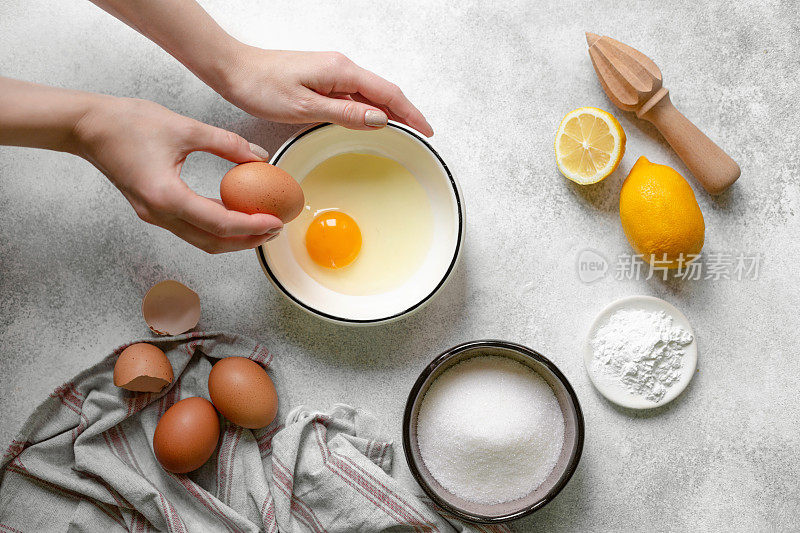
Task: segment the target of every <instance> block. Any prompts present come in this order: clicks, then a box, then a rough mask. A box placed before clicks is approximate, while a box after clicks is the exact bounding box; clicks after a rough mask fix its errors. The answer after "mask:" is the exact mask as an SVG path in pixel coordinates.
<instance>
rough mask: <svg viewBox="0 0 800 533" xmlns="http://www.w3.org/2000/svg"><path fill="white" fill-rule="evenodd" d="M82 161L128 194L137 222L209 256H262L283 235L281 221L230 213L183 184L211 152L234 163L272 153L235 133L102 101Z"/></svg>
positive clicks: (151, 106) (138, 103)
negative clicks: (185, 172)
mask: <svg viewBox="0 0 800 533" xmlns="http://www.w3.org/2000/svg"><path fill="white" fill-rule="evenodd" d="M74 131H75V136H76V138H77V149H76V152H77V153H78V155H81V156H82V157H84V158H85V159H87V160H88V161H90V162H91V163H92V164H93V165H94V166H96V167H97V168H98V169H99V170H100V171H101V172H102V173H103V174H105V175H106V177H108V179H109V180H111V182H112V183H113V184H114V185H115V186H116V187H117V188H118V189H119V190H120V191H121V192H122V194H123V195H124V196H125V198H126V199H127V200H128V202H130V204H131V206H133V209H134V210H135V211H136V214H137V215H138V216H139V218H141V219H142V220H144V221H145V222H148V223H150V224H154V225H156V226H160V227H162V228H164V229H167V230H169V231H171V232H172V233H174V234H175V235H177V236H178V237H180V238H181V239H183V240H185V241H187V242H188V243H190V244H193V245H194V246H196V247H198V248H200V249H201V250H204V251H206V252H208V253H221V252H232V251H235V250H244V249H247V248H255V247H256V246H259V245H261V244H263V243H264V242H266V241H268V240H270V239H271V238H273V237H275V236H276V235H277V234H278V232H279V231H280V230H281V228H282V227H283V224H282V222H281V221H280V219H278V218H277V217H274V216H272V215H266V214H254V215H248V214H245V213H240V212H238V211H231V210H228V209H226V208H225V207H224V206H223V205H222V203H221V202H220V201H218V200H213V199H210V198H205V197H202V196H199V195H197V194H196V193H195V192H194V191H192V190H191V189H190V188H189V187H188V186H187V185H186V184H185V183H184V182H183V181H182V180H181V178H180V174H181V168H182V167H183V163H184V161H185V160H186V156H187V155H189V154H190V153H191V152H194V151H198V150H199V151H204V152H209V153H212V154H214V155H217V156H219V157H222V158H225V159H227V160H229V161H232V162H234V163H246V162H248V161H263V160H266V159H267V157H268V154H267V152H266V151H265V150H264V149H263V148H261V147H259V146H256V145H254V144H249V143H248V142H247V141H246V140H244V139H243V138H242V137H239V136H238V135H236V134H234V133H231V132H229V131H225V130H222V129H220V128H215V127H213V126H209V125H207V124H204V123H202V122H198V121H196V120H193V119H190V118H188V117H184V116H182V115H179V114H177V113H173V112H172V111H169V110H168V109H166V108H164V107H162V106H160V105H158V104H155V103H153V102H148V101H145V100H135V99H130V98H114V97H108V96H98V97H97V101H96V103H94V104H92V105H91V107H90V108H89V110H88V111H87V112H86V113H85V114H84V115H83V116H82V118H81V119H80V120H79V121H78V122H77V124H76V126H75V128H74Z"/></svg>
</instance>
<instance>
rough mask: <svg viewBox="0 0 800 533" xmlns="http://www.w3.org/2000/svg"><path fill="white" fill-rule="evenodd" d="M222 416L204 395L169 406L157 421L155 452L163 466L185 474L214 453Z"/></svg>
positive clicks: (203, 462)
mask: <svg viewBox="0 0 800 533" xmlns="http://www.w3.org/2000/svg"><path fill="white" fill-rule="evenodd" d="M218 440H219V417H218V415H217V411H216V410H214V406H213V405H211V402H209V401H208V400H206V399H205V398H198V397H193V398H186V399H184V400H181V401H179V402H178V403H176V404H175V405H173V406H172V407H170V408H169V409H167V412H166V413H164V415H163V416H162V417H161V419H160V420H159V421H158V425H156V431H155V433H154V434H153V452H154V453H155V455H156V459H158V462H159V463H161V466H163V467H164V470H168V471H170V472H174V473H176V474H184V473H186V472H191V471H192V470H197V469H198V468H200V467H201V466H203V464H205V462H206V461H208V460H209V459H210V458H211V456H212V455H213V454H214V450H216V448H217V441H218Z"/></svg>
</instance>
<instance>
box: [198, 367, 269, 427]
mask: <svg viewBox="0 0 800 533" xmlns="http://www.w3.org/2000/svg"><path fill="white" fill-rule="evenodd" d="M208 392H209V394H210V395H211V401H212V402H214V406H215V407H216V408H217V409H219V412H220V413H222V414H223V415H224V416H225V418H227V419H228V420H230V421H231V422H233V423H234V424H236V425H239V426H242V427H246V428H250V429H258V428H263V427H265V426H268V425H269V424H270V422H272V421H273V420H274V419H275V415H276V414H277V413H278V394H277V393H276V392H275V385H274V384H273V383H272V380H271V379H270V378H269V376H268V375H267V372H266V371H265V370H264V369H263V368H262V367H261V365H259V364H258V363H256V362H255V361H251V360H250V359H245V358H244V357H226V358H225V359H220V360H219V361H217V362H216V363H215V364H214V366H213V367H212V368H211V373H210V374H209V375H208Z"/></svg>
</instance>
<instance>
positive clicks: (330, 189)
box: [287, 153, 433, 296]
mask: <svg viewBox="0 0 800 533" xmlns="http://www.w3.org/2000/svg"><path fill="white" fill-rule="evenodd" d="M300 185H301V186H302V188H303V192H304V194H305V199H306V203H305V206H304V208H303V211H302V212H301V213H300V216H298V217H297V219H296V220H294V221H292V222H291V223H290V224H288V226H287V236H288V239H289V244H290V246H291V249H292V253H293V254H294V257H295V260H296V261H297V263H298V264H299V265H300V266H301V268H302V269H303V270H304V271H305V272H306V273H307V274H308V275H309V276H311V277H312V278H313V279H315V280H316V281H317V282H319V283H320V284H322V285H323V286H325V287H327V288H329V289H331V290H334V291H337V292H340V293H343V294H350V295H356V296H363V295H367V294H379V293H382V292H387V291H390V290H392V289H395V288H397V287H399V286H400V285H402V284H403V282H405V281H406V280H407V279H408V278H410V277H411V276H412V275H413V274H414V272H415V271H416V270H417V269H418V268H419V267H420V265H421V264H422V262H423V261H424V259H425V256H426V255H427V253H428V251H429V249H430V246H431V239H432V228H433V214H432V212H431V205H430V200H429V199H428V195H427V194H426V192H425V190H424V189H423V188H422V186H421V185H420V184H419V182H418V181H417V179H416V178H415V177H414V175H413V174H412V173H411V172H409V171H408V170H407V169H406V168H405V167H404V166H403V165H401V164H400V163H397V162H396V161H393V160H392V159H389V158H386V157H381V156H377V155H372V154H359V153H344V154H339V155H336V156H334V157H331V158H329V159H326V160H325V161H323V162H322V163H320V164H319V165H317V166H316V167H315V168H314V169H313V170H311V172H309V173H308V174H307V175H306V176H305V177H304V178H302V179H301V182H300ZM329 210H337V211H341V212H343V213H346V214H348V215H350V216H351V217H352V218H353V219H354V220H355V221H356V223H357V224H358V227H359V228H360V229H361V237H362V245H361V252H360V253H359V255H358V257H357V258H356V260H355V261H354V262H353V263H351V264H350V265H348V266H346V267H344V268H338V269H329V268H325V267H322V266H319V265H318V264H316V263H315V262H314V261H312V259H311V257H310V256H309V255H308V251H307V249H306V243H305V235H306V231H307V229H308V226H309V224H310V223H311V221H312V220H313V219H314V217H315V216H316V215H317V214H319V213H321V212H322V211H329Z"/></svg>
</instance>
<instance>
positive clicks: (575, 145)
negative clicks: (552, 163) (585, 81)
mask: <svg viewBox="0 0 800 533" xmlns="http://www.w3.org/2000/svg"><path fill="white" fill-rule="evenodd" d="M555 150H556V163H557V164H558V170H560V171H561V173H562V174H564V176H565V177H566V178H568V179H570V180H572V181H574V182H575V183H579V184H581V185H589V184H591V183H597V182H598V181H602V180H604V179H605V178H607V177H608V176H609V175H610V174H611V173H612V172H614V171H615V170H616V169H617V166H618V165H619V162H620V161H621V160H622V156H623V155H624V154H625V132H624V131H622V126H620V125H619V122H617V119H615V118H614V117H613V116H611V114H610V113H608V112H606V111H603V110H602V109H597V108H596V107H580V108H578V109H575V110H573V111H570V112H569V113H567V115H566V116H565V117H564V118H563V120H562V121H561V125H560V126H558V132H556V142H555Z"/></svg>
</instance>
